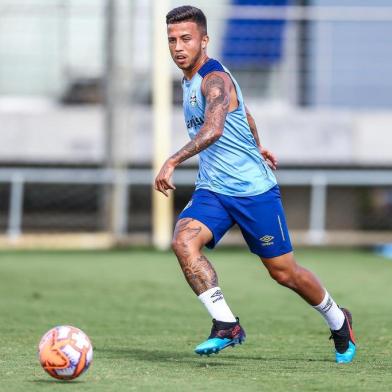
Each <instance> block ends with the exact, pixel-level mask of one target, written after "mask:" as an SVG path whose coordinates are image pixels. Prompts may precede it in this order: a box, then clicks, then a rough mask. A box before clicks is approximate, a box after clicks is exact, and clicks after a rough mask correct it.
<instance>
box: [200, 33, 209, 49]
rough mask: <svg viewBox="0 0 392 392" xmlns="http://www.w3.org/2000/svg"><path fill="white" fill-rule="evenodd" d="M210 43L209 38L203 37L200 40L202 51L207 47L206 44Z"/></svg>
mask: <svg viewBox="0 0 392 392" xmlns="http://www.w3.org/2000/svg"><path fill="white" fill-rule="evenodd" d="M209 41H210V37H209V36H208V35H205V36H204V37H203V38H202V39H201V47H202V48H203V49H205V48H206V47H207V44H208V42H209Z"/></svg>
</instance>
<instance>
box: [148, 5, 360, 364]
mask: <svg viewBox="0 0 392 392" xmlns="http://www.w3.org/2000/svg"><path fill="white" fill-rule="evenodd" d="M166 23H167V35H168V44H169V49H170V54H171V56H172V58H173V60H174V62H175V64H176V65H177V66H178V67H179V68H180V69H181V70H182V72H183V74H184V78H183V81H182V87H183V106H184V115H185V123H186V126H187V128H188V133H189V136H190V139H191V141H190V142H189V143H187V144H186V145H185V146H184V147H183V148H181V149H180V150H179V151H178V152H176V153H175V154H174V155H173V156H171V157H170V158H168V159H167V160H166V162H165V163H164V164H163V166H162V168H161V170H160V172H159V173H158V175H157V177H156V179H155V189H156V190H158V191H160V192H162V193H163V194H164V195H165V196H167V195H168V192H169V191H170V190H174V189H175V187H174V185H173V183H172V175H173V172H174V170H175V168H176V167H177V166H178V165H180V164H181V162H183V161H185V160H187V159H189V158H190V157H192V156H194V155H196V154H199V173H198V177H197V180H196V190H195V192H194V193H193V195H192V198H191V200H190V202H189V203H188V205H187V206H186V207H185V208H184V210H183V211H182V212H181V214H180V215H179V217H178V221H177V224H176V227H175V231H174V237H173V242H172V248H173V251H174V253H175V254H176V256H177V258H178V261H179V263H180V266H181V268H182V271H183V273H184V275H185V279H186V280H187V281H188V283H189V285H190V287H191V288H192V290H193V291H194V292H195V294H196V295H197V296H198V297H199V299H200V301H201V302H202V303H203V304H204V305H205V307H206V308H207V311H208V312H209V314H210V316H211V317H212V319H213V320H212V321H213V325H212V330H211V333H210V336H209V337H208V339H207V340H206V341H204V342H202V343H201V344H199V345H198V346H197V347H196V348H195V352H196V353H197V354H200V355H204V354H205V355H209V354H211V353H217V352H219V351H220V350H222V349H224V348H226V347H228V346H234V345H235V344H238V343H242V342H243V341H244V340H245V331H244V329H243V328H242V327H241V325H240V323H239V319H238V318H236V317H235V316H234V315H233V313H232V311H231V309H230V308H229V306H228V305H227V303H226V301H225V298H224V295H223V292H222V290H221V289H220V287H219V284H218V276H217V274H216V272H215V270H214V267H213V266H212V264H211V262H210V261H209V260H208V259H207V258H206V256H205V255H203V253H202V248H203V247H204V246H207V247H208V248H214V246H215V245H216V244H217V243H218V242H219V240H220V239H221V238H222V236H223V235H224V234H225V233H226V232H227V231H228V230H229V229H230V228H231V227H232V226H233V225H234V224H235V223H236V224H238V226H239V227H240V229H241V231H242V234H243V236H244V238H245V241H246V242H247V244H248V247H249V249H250V251H251V252H252V253H254V254H256V255H257V256H259V257H260V259H261V261H262V262H263V264H264V265H265V267H266V268H267V270H268V272H269V274H270V275H271V277H272V278H273V279H275V280H276V281H277V282H278V283H279V284H281V285H283V286H286V287H288V288H290V289H291V290H293V291H294V292H296V293H297V294H298V295H300V296H301V297H302V298H303V299H304V300H305V301H306V302H307V303H309V305H311V306H313V308H314V309H316V310H317V311H318V312H319V313H320V314H321V315H322V316H323V317H324V319H325V320H326V322H327V324H328V326H329V328H330V330H331V333H332V338H333V340H334V343H335V351H336V355H335V358H336V362H338V363H348V362H351V361H352V359H353V357H354V355H355V351H356V346H355V340H354V334H353V331H352V320H351V314H350V312H349V311H348V310H347V309H344V308H340V307H339V306H338V305H337V304H336V303H335V301H334V300H333V298H332V297H331V295H330V294H329V293H328V292H327V290H326V289H325V288H324V287H323V286H322V285H321V284H320V282H319V281H318V279H317V278H316V276H315V275H314V274H313V273H312V272H310V271H309V270H307V269H305V268H303V267H301V266H300V265H299V264H297V262H296V260H295V259H294V255H293V250H292V246H291V242H290V237H289V233H288V229H287V225H286V219H285V214H284V211H283V207H282V202H281V197H280V192H279V187H278V185H277V183H276V179H275V176H274V175H273V173H272V171H271V168H272V169H276V165H277V160H276V158H275V156H274V155H273V154H272V153H271V152H270V151H268V150H267V149H265V148H264V147H262V145H261V144H260V139H259V136H258V133H257V129H256V124H255V121H254V119H253V117H252V115H251V114H250V113H249V110H248V108H247V107H246V106H245V104H244V99H243V97H242V93H241V89H240V87H239V85H238V83H237V82H236V80H235V79H234V77H233V76H232V75H231V74H230V72H229V71H228V69H227V68H225V67H224V66H223V65H222V64H221V63H219V61H217V60H214V59H211V58H209V57H208V56H207V44H208V40H209V37H208V35H207V21H206V17H205V15H204V14H203V12H202V11H201V10H200V9H198V8H196V7H192V6H182V7H177V8H175V9H173V10H172V11H170V12H169V13H168V14H167V16H166Z"/></svg>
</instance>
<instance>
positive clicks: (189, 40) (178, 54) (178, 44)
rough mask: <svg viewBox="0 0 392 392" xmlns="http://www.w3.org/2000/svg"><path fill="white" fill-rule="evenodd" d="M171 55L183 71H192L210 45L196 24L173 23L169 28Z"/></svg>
mask: <svg viewBox="0 0 392 392" xmlns="http://www.w3.org/2000/svg"><path fill="white" fill-rule="evenodd" d="M167 36H168V40H169V49H170V54H171V56H172V58H173V61H174V62H175V63H176V65H177V66H178V67H179V68H181V69H182V70H191V69H192V68H193V66H194V65H195V64H196V63H197V61H198V60H199V58H200V56H201V55H202V53H203V50H204V48H205V47H206V45H207V43H208V36H207V35H204V36H203V34H202V32H201V30H200V28H199V27H198V26H197V24H196V23H195V22H180V23H173V24H169V25H168V26H167Z"/></svg>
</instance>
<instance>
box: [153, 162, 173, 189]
mask: <svg viewBox="0 0 392 392" xmlns="http://www.w3.org/2000/svg"><path fill="white" fill-rule="evenodd" d="M175 168H176V167H175V165H174V164H173V163H172V162H171V161H170V159H168V160H167V161H166V162H165V163H164V164H163V166H162V168H161V170H160V171H159V173H158V175H157V176H156V178H155V183H154V188H155V190H157V191H159V192H162V193H163V194H164V195H165V196H166V197H168V196H169V194H168V192H167V191H168V190H169V189H172V190H174V189H176V187H175V186H174V185H173V183H172V176H173V172H174V169H175Z"/></svg>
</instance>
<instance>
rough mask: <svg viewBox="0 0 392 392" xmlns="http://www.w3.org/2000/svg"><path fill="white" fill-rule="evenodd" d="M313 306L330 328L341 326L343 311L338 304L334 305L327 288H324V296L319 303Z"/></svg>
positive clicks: (335, 328) (334, 328)
mask: <svg viewBox="0 0 392 392" xmlns="http://www.w3.org/2000/svg"><path fill="white" fill-rule="evenodd" d="M313 307H314V308H315V309H316V310H317V311H318V312H320V313H321V315H322V316H323V317H324V319H325V321H326V322H327V324H328V326H329V328H330V329H332V330H333V331H337V330H338V329H340V328H342V326H343V323H344V318H345V317H344V313H343V312H342V310H341V309H340V308H339V306H338V305H336V302H335V301H334V300H333V299H332V297H331V296H330V295H329V293H328V291H327V290H325V296H324V299H323V300H322V302H321V304H319V305H317V306H313Z"/></svg>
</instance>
